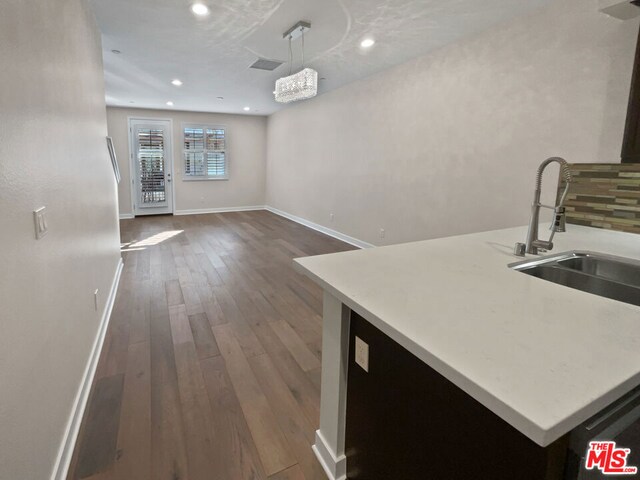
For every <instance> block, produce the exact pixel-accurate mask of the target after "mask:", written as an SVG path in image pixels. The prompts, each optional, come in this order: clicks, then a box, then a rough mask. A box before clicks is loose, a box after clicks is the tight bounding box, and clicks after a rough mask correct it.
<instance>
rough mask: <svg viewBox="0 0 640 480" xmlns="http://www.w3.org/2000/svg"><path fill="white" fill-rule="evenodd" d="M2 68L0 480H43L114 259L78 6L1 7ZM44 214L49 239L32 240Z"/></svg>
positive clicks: (98, 125) (43, 1)
mask: <svg viewBox="0 0 640 480" xmlns="http://www.w3.org/2000/svg"><path fill="white" fill-rule="evenodd" d="M0 62H1V63H2V68H0V85H1V87H0V225H2V227H0V265H2V274H0V326H1V328H2V330H1V333H0V478H1V479H3V480H4V479H7V480H44V479H47V478H49V476H50V475H51V471H52V468H53V465H54V461H55V459H56V457H57V454H58V449H59V447H60V444H61V442H62V438H63V434H64V432H65V428H66V425H67V422H68V420H69V417H70V414H71V409H72V407H73V404H74V400H75V397H76V394H77V392H78V388H79V386H80V382H81V380H82V377H83V374H84V369H85V366H86V364H87V361H88V358H89V353H90V351H91V348H92V345H93V342H94V340H95V337H96V334H97V331H98V325H99V322H100V319H101V317H102V313H103V310H104V307H105V300H106V296H107V293H108V292H109V289H110V287H111V283H112V281H113V278H114V274H115V271H116V266H117V264H118V261H119V257H120V250H119V246H120V245H119V240H120V239H119V232H118V214H117V206H116V205H117V197H116V183H115V180H114V176H113V170H112V168H111V163H110V160H109V155H108V153H107V149H106V146H105V145H106V144H105V136H106V135H107V122H106V112H105V103H104V86H103V72H102V55H101V49H100V34H99V32H98V30H97V28H96V26H95V24H94V21H93V17H92V14H91V13H90V11H89V10H88V8H87V6H86V5H85V2H84V1H83V0H3V1H2V2H0ZM42 205H46V207H47V210H48V223H49V233H48V234H47V235H46V236H45V237H44V238H42V239H41V240H35V238H34V227H33V218H32V210H34V209H35V208H37V207H40V206H42ZM96 288H98V289H99V291H100V296H99V302H98V303H99V305H98V309H97V311H96V310H95V308H94V295H93V292H94V290H95V289H96Z"/></svg>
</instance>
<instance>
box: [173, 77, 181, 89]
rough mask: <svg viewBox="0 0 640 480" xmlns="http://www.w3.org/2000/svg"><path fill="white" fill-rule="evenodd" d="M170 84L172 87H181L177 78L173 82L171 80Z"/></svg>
mask: <svg viewBox="0 0 640 480" xmlns="http://www.w3.org/2000/svg"><path fill="white" fill-rule="evenodd" d="M171 83H172V84H173V85H175V86H176V87H179V86H180V85H182V80H178V79H177V78H176V79H175V80H171Z"/></svg>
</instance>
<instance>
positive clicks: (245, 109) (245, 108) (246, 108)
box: [243, 107, 251, 112]
mask: <svg viewBox="0 0 640 480" xmlns="http://www.w3.org/2000/svg"><path fill="white" fill-rule="evenodd" d="M243 110H244V111H245V112H248V111H249V110H251V108H249V107H244V108H243Z"/></svg>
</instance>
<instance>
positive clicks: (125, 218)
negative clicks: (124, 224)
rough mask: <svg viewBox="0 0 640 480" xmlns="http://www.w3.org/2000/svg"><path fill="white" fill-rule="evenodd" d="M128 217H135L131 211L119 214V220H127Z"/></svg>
mask: <svg viewBox="0 0 640 480" xmlns="http://www.w3.org/2000/svg"><path fill="white" fill-rule="evenodd" d="M130 218H135V216H134V215H133V213H121V214H120V220H128V219H130Z"/></svg>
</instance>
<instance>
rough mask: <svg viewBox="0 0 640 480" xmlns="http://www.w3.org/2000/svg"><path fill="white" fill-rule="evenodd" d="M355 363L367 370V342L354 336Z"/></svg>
mask: <svg viewBox="0 0 640 480" xmlns="http://www.w3.org/2000/svg"><path fill="white" fill-rule="evenodd" d="M356 363H357V364H358V365H360V366H361V367H362V369H363V370H364V371H365V372H367V373H368V372H369V344H368V343H365V342H364V341H363V340H362V339H361V338H360V337H358V336H356Z"/></svg>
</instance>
